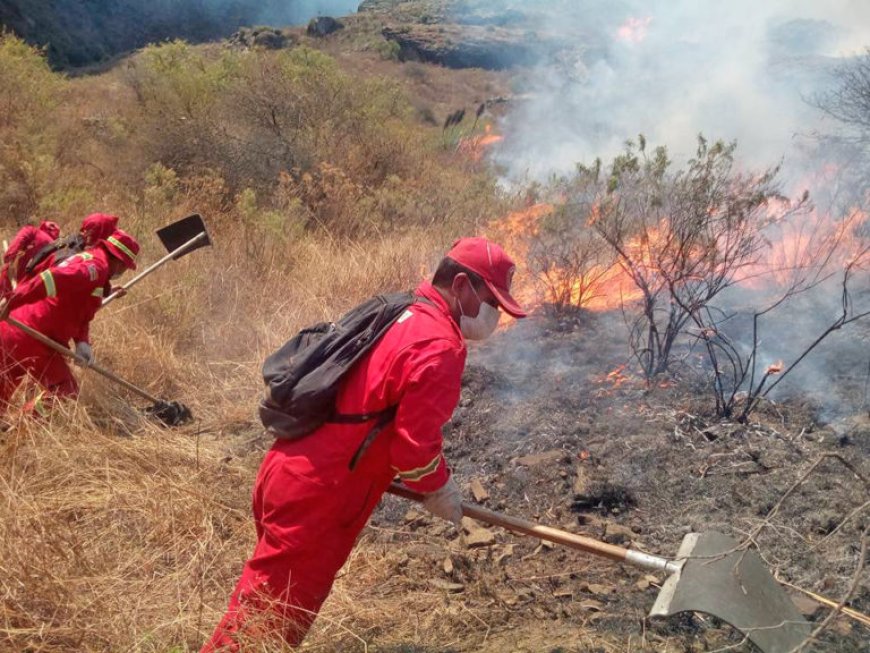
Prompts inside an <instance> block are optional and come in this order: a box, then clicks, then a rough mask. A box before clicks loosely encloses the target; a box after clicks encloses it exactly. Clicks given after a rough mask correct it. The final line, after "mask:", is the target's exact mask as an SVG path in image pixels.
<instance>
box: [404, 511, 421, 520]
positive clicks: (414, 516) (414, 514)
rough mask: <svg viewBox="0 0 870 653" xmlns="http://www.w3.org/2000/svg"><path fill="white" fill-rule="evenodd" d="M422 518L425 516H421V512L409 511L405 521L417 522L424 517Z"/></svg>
mask: <svg viewBox="0 0 870 653" xmlns="http://www.w3.org/2000/svg"><path fill="white" fill-rule="evenodd" d="M422 516H423V515H421V514H420V513H419V512H417V511H416V510H409V511H408V512H406V513H405V521H406V522H412V521H417V520H418V519H420V517H422Z"/></svg>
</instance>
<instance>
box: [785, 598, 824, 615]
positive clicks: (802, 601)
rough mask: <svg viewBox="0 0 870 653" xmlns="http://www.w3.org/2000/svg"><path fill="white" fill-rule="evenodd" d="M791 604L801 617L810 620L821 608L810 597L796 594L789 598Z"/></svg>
mask: <svg viewBox="0 0 870 653" xmlns="http://www.w3.org/2000/svg"><path fill="white" fill-rule="evenodd" d="M791 600H792V603H794V606H795V607H796V608H797V609H798V612H800V613H801V614H802V615H803V616H805V617H807V618H810V617H812V616H813V615H814V614H816V612H818V611H819V608H820V607H821V606H820V605H819V604H818V603H817V602H816V601H813V600H812V599H811V598H810V597H808V596H804V595H803V594H796V595H794V596H792V597H791Z"/></svg>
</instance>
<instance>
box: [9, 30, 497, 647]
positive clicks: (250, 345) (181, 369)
mask: <svg viewBox="0 0 870 653" xmlns="http://www.w3.org/2000/svg"><path fill="white" fill-rule="evenodd" d="M161 47H163V48H167V49H165V50H162V51H161V52H162V55H165V56H166V57H167V58H168V59H172V57H175V59H174V60H171V61H170V60H164V61H162V62H160V65H163V66H165V67H167V69H166V71H165V72H166V74H165V75H160V74H157V72H156V70H157V69H156V68H155V71H152V72H153V73H154V76H153V77H149V78H147V81H148V84H151V86H147V89H146V87H145V86H143V87H142V88H136V87H134V88H132V89H131V87H130V86H128V85H121V84H118V81H119V80H120V79H121V77H122V76H121V74H120V72H119V71H115V72H113V73H110V74H109V76H107V77H92V78H83V79H78V80H75V81H74V82H71V83H70V85H69V86H68V87H67V88H66V89H65V90H64V95H63V97H64V103H63V104H62V105H60V106H58V107H57V108H56V109H54V110H53V111H50V112H49V113H48V114H47V115H42V117H41V118H39V120H40V121H41V122H39V121H37V123H35V124H36V126H37V127H39V128H44V127H46V125H48V124H49V123H52V122H54V123H55V124H57V125H62V126H63V127H64V129H67V130H68V133H67V134H64V135H63V136H64V137H65V138H69V141H68V142H66V145H65V147H64V148H62V156H56V157H48V158H47V159H46V165H47V166H48V168H49V169H50V170H51V174H50V175H49V176H48V177H47V180H46V184H45V185H42V186H40V185H37V186H34V189H35V190H34V194H33V202H34V203H35V206H37V207H39V206H42V207H52V208H51V214H50V215H51V217H55V218H56V219H58V220H59V222H60V223H61V226H62V227H63V228H64V230H66V231H69V230H72V229H76V228H77V227H78V224H79V222H80V220H81V218H82V217H83V215H82V214H83V213H84V212H85V211H91V210H97V209H102V210H108V211H111V212H113V213H116V214H118V215H120V216H121V218H122V225H123V227H124V228H125V229H128V230H129V231H130V232H131V233H133V234H134V235H136V236H137V237H138V238H139V240H140V242H141V244H142V251H141V254H140V261H141V262H142V263H143V264H144V263H146V262H150V261H153V260H156V259H157V258H159V257H161V256H162V255H163V254H164V252H163V251H162V247H161V245H160V244H159V243H158V241H157V239H156V238H155V237H154V236H153V231H154V230H155V229H156V228H158V227H160V226H163V225H164V224H166V223H168V222H170V221H172V220H174V219H177V218H180V217H182V216H183V215H185V214H187V213H190V212H194V211H197V212H200V213H201V214H202V215H203V216H204V218H205V221H206V223H207V224H208V228H209V231H210V234H211V237H212V240H213V242H214V246H213V247H212V248H210V249H203V250H199V251H196V252H194V253H191V254H190V255H188V256H186V257H184V258H183V259H181V260H179V261H176V262H172V263H170V264H169V265H167V266H166V267H165V268H163V269H162V270H160V271H158V272H156V273H155V274H154V275H153V276H152V277H150V278H149V279H148V280H147V281H144V282H143V283H142V284H141V285H139V286H138V287H136V288H134V289H133V290H132V291H131V293H130V294H129V296H127V297H125V298H123V299H121V300H119V301H117V302H114V303H113V304H112V305H111V306H110V307H108V308H107V309H106V310H105V311H103V312H101V313H100V314H98V316H97V318H96V319H95V321H94V323H93V325H92V340H93V343H94V350H95V352H96V356H97V359H98V362H99V363H100V364H102V365H103V366H105V367H107V368H109V369H111V370H113V371H115V372H117V373H119V374H120V375H121V376H123V377H124V378H126V379H129V380H130V381H132V382H133V383H136V384H137V385H140V386H142V387H144V388H145V389H147V390H148V391H149V392H151V393H153V394H155V395H158V396H161V397H165V398H168V399H177V400H180V401H183V402H184V403H186V404H188V405H189V406H190V407H191V408H192V409H193V412H194V415H195V416H196V418H197V419H196V421H195V422H194V423H193V424H192V425H190V426H187V427H184V428H181V429H177V430H171V431H164V430H159V429H157V428H156V427H154V426H153V425H151V424H149V423H147V422H145V421H143V420H142V418H141V417H140V415H139V412H138V410H136V408H135V407H137V406H141V402H140V401H139V400H138V399H137V398H135V397H130V396H128V395H126V393H124V392H123V391H121V390H119V389H118V388H116V387H114V386H113V385H112V384H110V383H108V382H106V381H104V380H102V379H100V378H98V377H94V376H93V375H90V374H88V373H86V372H84V373H79V378H80V379H81V380H82V382H83V383H82V389H83V392H82V397H81V399H80V401H79V402H78V403H77V404H72V405H64V407H61V408H59V409H58V411H57V412H56V413H55V414H54V415H53V416H52V418H51V419H50V420H49V421H47V422H36V423H34V422H30V421H25V420H16V421H15V424H14V426H13V428H12V429H11V430H10V431H8V432H6V433H5V434H3V435H2V436H0V438H2V451H0V470H2V471H0V505H2V509H0V536H2V537H0V571H2V579H0V584H2V585H0V596H2V597H3V598H2V599H0V650H10V651H21V650H28V651H31V652H32V653H45V652H49V651H70V650H77V651H155V652H157V651H160V652H161V653H166V652H168V651H179V650H181V651H187V650H197V649H198V647H199V646H200V645H201V643H202V641H203V639H204V638H205V636H206V635H207V634H208V633H209V632H210V631H211V629H212V628H213V627H214V624H215V622H216V621H217V619H218V617H219V616H220V613H221V612H222V611H223V609H224V607H225V605H226V601H227V599H228V597H229V593H230V591H231V589H232V587H233V585H234V583H235V580H236V578H237V575H238V573H239V572H240V569H241V565H242V563H243V561H244V559H245V558H246V556H247V554H248V553H249V552H250V548H251V546H252V544H253V539H254V533H253V526H252V524H251V522H250V511H249V497H250V486H251V484H252V482H253V479H254V475H255V473H256V469H257V466H258V464H259V460H260V458H261V452H262V450H263V449H264V448H265V447H267V446H268V445H269V443H268V442H266V441H263V439H262V438H261V433H260V430H259V429H258V428H257V422H256V418H255V407H256V401H257V399H258V397H259V394H260V391H261V379H260V366H261V364H262V361H263V359H264V358H265V356H266V355H267V354H268V353H270V352H271V351H273V350H274V349H275V348H277V347H278V346H279V345H280V344H281V343H283V341H284V340H286V339H287V338H289V337H290V336H292V335H293V333H294V332H295V331H296V330H298V329H299V328H300V327H302V326H305V325H306V324H309V323H312V322H317V321H321V320H323V319H327V318H329V319H331V318H334V317H335V316H337V315H339V314H341V313H342V312H343V311H345V310H347V309H349V308H350V307H352V306H353V305H354V304H356V303H358V302H359V301H361V300H362V299H364V298H366V297H368V296H370V295H371V294H373V293H376V292H382V291H385V290H393V289H402V288H409V287H412V286H414V285H415V284H416V283H417V282H418V281H419V280H420V279H421V278H423V277H425V276H428V275H429V274H431V272H432V270H433V269H434V265H435V264H436V263H437V261H438V260H439V258H440V256H441V255H442V254H443V252H444V251H446V249H447V248H448V247H449V246H450V244H451V243H452V241H453V239H455V238H456V237H458V236H459V235H463V234H468V233H474V232H475V231H476V225H477V224H478V223H481V222H483V221H484V220H485V219H488V218H490V217H491V216H492V215H494V214H497V213H498V212H500V211H501V208H502V207H503V205H504V204H503V200H502V199H501V198H500V197H499V196H498V194H497V192H496V188H495V183H494V180H493V179H492V177H491V176H489V175H488V174H487V173H486V172H485V171H481V170H480V169H479V168H478V167H475V168H473V169H471V168H467V167H465V166H464V165H463V164H462V162H461V161H457V160H456V159H454V158H446V157H442V156H441V154H440V153H438V152H437V150H436V147H437V146H436V140H437V135H436V134H437V132H436V133H434V134H433V133H427V132H426V131H425V129H424V128H422V127H421V126H419V125H417V124H416V123H414V122H413V121H412V119H411V118H410V117H406V116H405V115H404V113H403V111H404V110H401V111H398V112H397V113H396V114H395V116H396V117H395V121H394V120H393V118H390V119H389V120H387V121H386V122H383V123H380V122H378V121H379V120H380V117H382V116H385V115H393V114H392V113H391V112H392V111H393V104H394V102H395V101H396V100H395V95H394V94H392V91H389V90H388V89H387V86H388V85H385V84H384V83H382V82H372V83H371V84H369V83H365V80H360V79H349V78H342V79H341V82H340V83H341V84H344V85H346V88H345V92H346V97H348V98H350V99H348V100H347V101H348V102H350V103H351V104H350V105H344V106H343V108H342V109H341V110H343V111H345V112H351V113H352V110H353V109H354V108H356V109H359V110H361V111H362V114H361V115H357V116H345V118H343V120H346V122H345V123H342V124H341V125H338V124H337V125H335V127H336V128H335V133H334V134H331V135H330V134H328V125H327V122H326V121H324V122H323V123H318V122H317V116H313V117H312V116H308V117H306V120H309V119H310V120H312V121H314V123H315V125H314V127H316V129H317V130H319V131H320V134H321V137H322V138H323V139H325V140H324V143H325V144H326V145H328V147H325V149H324V150H323V151H324V152H328V153H329V156H328V157H326V156H324V158H323V159H317V158H316V157H315V158H314V159H313V160H315V162H316V163H317V165H315V166H313V167H312V169H311V170H312V177H315V176H316V173H317V172H318V171H319V170H321V169H323V166H325V165H327V164H331V161H339V162H341V163H342V165H341V170H342V173H343V174H344V176H345V178H346V179H347V180H348V182H347V183H350V184H355V185H357V186H361V187H362V189H363V190H362V192H361V193H360V194H359V195H348V196H344V195H343V194H339V195H338V196H333V197H330V198H329V202H331V205H330V207H329V210H330V211H332V213H331V214H330V218H329V224H325V221H323V220H321V219H320V218H321V216H324V215H327V213H326V209H325V208H323V209H322V208H321V206H320V205H319V204H317V203H312V204H310V205H309V204H307V203H306V202H305V197H304V196H303V195H304V193H303V192H302V190H303V189H302V188H301V186H300V183H301V176H299V175H297V173H296V172H295V171H293V170H283V169H282V168H276V169H275V170H283V175H281V174H278V173H277V172H276V173H275V174H276V177H275V179H272V180H270V181H269V183H263V180H262V179H257V178H255V177H249V176H248V175H249V174H250V170H249V169H248V168H243V167H242V168H235V167H233V166H234V164H235V163H241V162H243V161H242V160H241V159H238V161H236V160H234V159H233V158H232V156H230V155H225V151H224V150H223V149H220V148H223V147H225V145H224V144H222V143H220V142H218V141H220V139H221V138H223V136H224V134H223V132H221V131H215V132H213V133H212V132H210V131H209V130H210V129H212V128H213V127H214V122H213V119H217V118H220V119H224V118H226V116H227V115H228V114H226V113H223V112H225V111H228V110H229V108H228V106H226V105H225V104H224V103H226V104H229V100H228V98H229V97H230V96H229V90H228V87H227V86H225V85H224V84H225V83H226V81H227V79H229V78H230V77H231V75H232V74H236V75H240V74H241V73H240V72H239V70H240V69H241V67H240V66H239V67H236V65H237V64H236V63H235V62H233V61H231V60H223V59H222V58H221V57H222V56H223V55H221V54H220V53H218V54H217V55H214V54H208V55H202V53H200V52H191V51H190V50H187V49H186V46H181V45H179V44H170V45H168V46H161ZM205 52H209V51H208V49H206V50H205ZM151 53H152V54H153V51H151ZM30 54H32V51H30ZM201 55H202V58H201V59H200V58H199V57H200V56H201ZM148 56H151V55H149V54H148V52H146V53H145V55H144V57H145V59H146V60H147V57H148ZM252 56H256V57H260V55H259V54H257V55H252ZM214 57H217V58H214ZM263 57H264V58H262V59H257V60H256V61H259V62H260V63H262V64H264V65H265V63H266V62H267V61H268V59H267V58H266V57H267V55H263ZM251 61H254V60H251ZM138 65H140V64H139V63H135V64H134V67H135V66H138ZM150 65H154V66H157V65H158V64H157V63H154V62H152V64H150ZM248 65H250V66H251V67H250V68H246V74H248V75H251V74H254V72H255V70H256V66H255V64H254V63H249V64H248ZM288 65H289V64H288ZM328 65H332V64H328ZM182 70H185V71H187V72H188V73H190V76H189V78H184V76H183V75H181V72H182ZM267 70H272V69H271V68H268V67H267ZM139 73H141V71H139ZM0 74H2V73H0ZM129 74H130V73H129V71H128V75H129ZM334 74H335V75H336V76H339V71H335V72H334ZM173 75H178V76H179V77H173ZM58 79H59V78H54V77H53V78H52V80H54V81H58ZM234 79H236V81H238V79H239V78H234ZM140 81H141V80H140ZM326 81H328V80H325V81H324V84H325V83H326ZM272 82H273V83H272V86H271V88H275V87H276V84H275V83H274V82H275V80H272ZM305 84H306V85H307V86H306V87H305V88H307V89H308V90H309V91H311V92H312V93H315V94H316V96H317V97H318V98H320V100H322V101H323V102H324V106H327V105H329V102H328V101H327V100H326V98H327V97H328V95H329V93H327V91H326V89H328V88H329V86H328V85H326V86H324V87H322V88H321V86H320V85H319V82H318V79H317V76H316V75H313V76H310V78H308V79H306V80H305ZM379 89H380V90H379ZM385 89H386V90H385ZM297 90H298V89H297ZM382 91H383V93H385V94H386V95H384V96H383V97H382V96H381V92H382ZM135 92H139V93H140V98H139V100H137V98H136V93H135ZM330 92H331V91H330ZM148 93H154V94H155V97H157V98H158V99H159V101H157V100H155V98H154V97H152V96H149V95H148ZM225 94H226V95H225ZM342 97H345V96H342ZM185 98H186V99H187V102H185ZM203 98H205V99H203ZM360 98H362V99H360ZM357 101H359V102H360V103H361V104H352V103H353V102H357ZM311 106H314V105H311ZM339 108H340V107H339ZM218 109H220V110H218ZM336 110H338V108H337V109H336ZM367 112H370V113H367ZM322 113H323V114H324V115H332V114H328V112H326V110H325V109H324V111H323V112H322ZM182 117H184V118H185V119H184V120H182V119H181V118H182ZM333 117H334V115H333ZM143 120H144V122H142V121H143ZM189 121H192V122H199V125H198V126H196V127H194V128H193V129H192V130H190V131H188V130H187V128H186V125H185V123H187V122H189ZM342 125H343V126H342ZM360 125H362V126H363V127H364V129H362V130H361V131H355V130H357V128H358V127H359V126H360ZM218 126H219V127H221V128H222V129H223V128H224V127H225V126H226V125H220V124H219V125H218ZM253 126H254V125H253V123H251V124H250V125H247V126H246V128H247V127H250V128H252V129H253ZM158 127H161V128H160V129H158ZM314 127H312V128H314ZM421 130H422V131H421ZM352 131H353V132H354V133H351V132H352ZM72 134H74V135H75V138H73V137H72ZM198 139H204V140H198ZM209 139H211V140H209ZM73 141H77V143H78V144H77V146H76V147H73V145H72V144H73ZM149 141H150V142H149ZM146 142H149V143H148V144H149V146H148V147H145V144H146ZM212 144H213V145H214V147H215V148H217V149H214V150H211V149H209V148H210V147H211V145H212ZM200 146H203V147H204V148H205V149H203V150H202V152H200V150H198V149H197V148H198V147H200ZM206 146H208V147H206ZM226 147H228V146H226ZM167 152H168V153H173V152H174V153H176V154H177V155H178V158H177V159H173V158H172V156H167V157H166V158H164V157H163V156H162V155H160V156H158V154H160V153H167ZM235 152H238V150H235ZM77 153H78V154H77ZM189 153H193V154H195V155H197V156H198V155H199V154H200V153H205V154H207V155H208V156H207V157H205V158H204V159H193V158H191V159H186V161H187V163H190V164H191V165H179V166H177V167H173V166H172V165H169V164H170V163H171V162H172V161H173V160H177V161H182V160H185V159H184V157H185V156H186V155H187V154H189ZM256 154H257V151H256V150H253V151H251V152H250V153H249V157H250V158H254V157H255V155H256ZM222 156H223V157H224V158H222ZM369 157H371V159H369ZM367 160H372V161H375V160H377V161H379V163H378V166H377V168H376V169H374V170H372V169H368V168H367V167H366V165H365V163H366V161H367ZM85 161H87V162H88V165H84V163H85ZM204 164H206V165H204ZM231 173H233V174H236V175H237V176H236V177H234V178H233V177H232V174H231ZM269 174H272V172H270V173H269ZM334 176H335V175H333V177H334ZM232 179H237V180H244V182H245V183H243V184H238V185H236V183H235V182H234V181H233V180H232ZM352 220H359V221H360V224H363V225H365V228H356V227H347V228H345V226H344V225H345V222H347V223H349V224H356V223H354V222H351V221H352ZM11 235H12V229H11V225H9V224H8V223H5V224H4V237H8V236H11ZM339 605H340V604H339ZM333 614H334V613H333ZM330 619H331V617H329V616H328V615H327V619H326V620H324V624H329V623H330ZM329 632H333V631H329ZM315 637H316V638H320V639H318V640H317V641H321V642H323V641H328V640H329V639H330V638H331V637H333V635H330V634H327V635H315ZM326 648H329V647H328V645H326Z"/></svg>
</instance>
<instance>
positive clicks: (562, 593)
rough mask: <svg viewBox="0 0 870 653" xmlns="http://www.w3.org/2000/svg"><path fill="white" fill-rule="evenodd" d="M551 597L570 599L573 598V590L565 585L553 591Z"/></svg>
mask: <svg viewBox="0 0 870 653" xmlns="http://www.w3.org/2000/svg"><path fill="white" fill-rule="evenodd" d="M553 597H554V598H557V599H571V598H574V592H573V591H571V590H570V589H568V588H567V587H562V588H559V589H557V590H556V591H555V592H553Z"/></svg>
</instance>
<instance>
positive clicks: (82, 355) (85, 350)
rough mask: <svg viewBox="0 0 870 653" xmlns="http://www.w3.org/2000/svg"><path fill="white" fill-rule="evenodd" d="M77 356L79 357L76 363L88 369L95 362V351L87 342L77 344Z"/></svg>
mask: <svg viewBox="0 0 870 653" xmlns="http://www.w3.org/2000/svg"><path fill="white" fill-rule="evenodd" d="M76 356H78V360H76V362H77V363H79V364H80V365H84V366H85V367H88V366H89V365H91V363H93V362H94V350H93V349H92V348H91V346H90V345H89V344H88V343H86V342H77V343H76Z"/></svg>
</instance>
